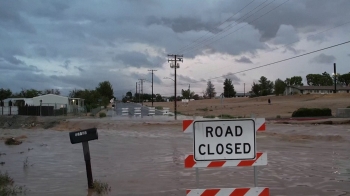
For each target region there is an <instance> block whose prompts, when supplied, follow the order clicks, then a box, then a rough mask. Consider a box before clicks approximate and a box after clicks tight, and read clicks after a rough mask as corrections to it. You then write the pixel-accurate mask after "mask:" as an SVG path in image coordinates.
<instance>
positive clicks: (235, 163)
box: [184, 152, 267, 168]
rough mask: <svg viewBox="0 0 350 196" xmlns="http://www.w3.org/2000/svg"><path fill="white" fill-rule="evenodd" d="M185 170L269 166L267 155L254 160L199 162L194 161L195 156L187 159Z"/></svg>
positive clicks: (260, 153)
mask: <svg viewBox="0 0 350 196" xmlns="http://www.w3.org/2000/svg"><path fill="white" fill-rule="evenodd" d="M184 162H185V168H194V167H249V166H261V165H267V153H262V152H258V153H256V159H254V160H228V161H198V162H196V160H194V157H193V155H188V156H187V157H186V158H185V161H184Z"/></svg>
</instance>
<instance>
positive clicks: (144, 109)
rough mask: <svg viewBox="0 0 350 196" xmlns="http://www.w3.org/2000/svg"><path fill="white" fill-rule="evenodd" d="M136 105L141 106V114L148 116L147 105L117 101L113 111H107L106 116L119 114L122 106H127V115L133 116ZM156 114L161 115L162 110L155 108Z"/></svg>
mask: <svg viewBox="0 0 350 196" xmlns="http://www.w3.org/2000/svg"><path fill="white" fill-rule="evenodd" d="M136 107H141V115H142V116H148V113H149V111H148V107H145V106H142V105H141V104H138V103H117V108H116V110H114V111H108V116H115V115H117V116H121V115H122V108H129V116H134V111H135V108H136ZM155 113H156V115H163V112H162V111H159V110H156V112H155Z"/></svg>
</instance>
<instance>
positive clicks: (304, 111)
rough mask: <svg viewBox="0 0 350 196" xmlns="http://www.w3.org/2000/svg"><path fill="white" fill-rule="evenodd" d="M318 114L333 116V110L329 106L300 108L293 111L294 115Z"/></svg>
mask: <svg viewBox="0 0 350 196" xmlns="http://www.w3.org/2000/svg"><path fill="white" fill-rule="evenodd" d="M316 116H332V110H331V109H329V108H299V109H298V110H296V111H294V112H293V113H292V117H316Z"/></svg>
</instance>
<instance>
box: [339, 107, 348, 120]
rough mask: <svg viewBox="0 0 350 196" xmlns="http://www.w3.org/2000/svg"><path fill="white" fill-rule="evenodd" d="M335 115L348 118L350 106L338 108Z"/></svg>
mask: <svg viewBox="0 0 350 196" xmlns="http://www.w3.org/2000/svg"><path fill="white" fill-rule="evenodd" d="M336 117H338V118H350V108H338V109H337V115H336Z"/></svg>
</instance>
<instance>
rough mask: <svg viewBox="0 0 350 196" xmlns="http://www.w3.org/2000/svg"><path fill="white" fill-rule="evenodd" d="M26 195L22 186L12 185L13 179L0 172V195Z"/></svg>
mask: <svg viewBox="0 0 350 196" xmlns="http://www.w3.org/2000/svg"><path fill="white" fill-rule="evenodd" d="M22 193H24V194H25V193H26V189H24V187H22V186H16V185H14V181H13V179H12V178H11V177H10V176H9V175H8V174H7V172H6V173H2V172H1V171H0V195H18V194H22Z"/></svg>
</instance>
